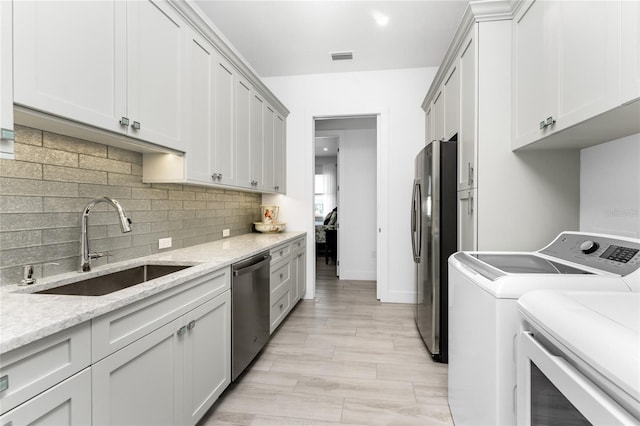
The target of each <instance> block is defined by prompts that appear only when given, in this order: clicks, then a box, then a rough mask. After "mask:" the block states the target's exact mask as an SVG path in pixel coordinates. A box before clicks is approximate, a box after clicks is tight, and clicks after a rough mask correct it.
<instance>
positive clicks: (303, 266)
mask: <svg viewBox="0 0 640 426" xmlns="http://www.w3.org/2000/svg"><path fill="white" fill-rule="evenodd" d="M306 292H307V251H306V250H305V251H303V252H301V253H300V254H298V298H299V299H302V298H303V297H304V295H305V293H306Z"/></svg>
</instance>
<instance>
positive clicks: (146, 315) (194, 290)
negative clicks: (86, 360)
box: [91, 268, 230, 362]
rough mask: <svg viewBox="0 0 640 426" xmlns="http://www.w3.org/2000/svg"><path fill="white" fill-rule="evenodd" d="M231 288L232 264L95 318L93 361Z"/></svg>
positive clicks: (93, 322) (93, 321)
mask: <svg viewBox="0 0 640 426" xmlns="http://www.w3.org/2000/svg"><path fill="white" fill-rule="evenodd" d="M229 288H230V272H229V268H224V269H220V270H218V271H214V272H211V273H209V274H206V275H203V276H201V277H199V278H196V279H194V280H192V281H189V282H187V283H185V284H184V285H181V286H178V287H175V288H173V289H171V290H167V291H165V292H163V293H160V294H157V295H155V296H152V297H149V298H147V299H145V300H143V301H141V302H139V303H134V304H132V305H129V306H126V307H124V308H122V309H118V310H117V311H114V312H110V313H108V314H106V315H103V316H101V317H99V318H96V319H94V320H92V323H91V330H92V333H93V339H92V353H91V355H92V360H93V362H96V361H99V360H100V359H102V358H104V357H105V356H107V355H109V354H111V353H113V352H115V351H117V350H119V349H121V348H123V347H124V346H126V345H128V344H130V343H132V342H134V341H136V340H138V339H139V338H141V337H143V336H145V335H146V334H148V333H150V332H152V331H153V330H155V329H157V328H159V327H161V326H162V325H164V324H167V323H168V322H170V321H172V320H174V319H176V318H178V317H179V316H180V315H183V314H185V313H186V312H188V311H190V310H191V309H193V308H195V307H196V306H198V305H200V304H202V303H204V302H206V301H207V300H209V299H211V298H213V297H215V296H217V295H219V294H221V293H222V292H223V291H225V290H228V289H229Z"/></svg>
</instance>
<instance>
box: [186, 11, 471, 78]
mask: <svg viewBox="0 0 640 426" xmlns="http://www.w3.org/2000/svg"><path fill="white" fill-rule="evenodd" d="M194 3H196V4H197V5H198V6H199V7H200V8H201V9H202V11H203V12H204V13H205V14H206V15H207V16H208V17H209V19H210V20H211V21H212V22H213V23H214V25H216V26H217V27H218V28H219V29H220V31H221V32H222V34H223V35H224V37H226V38H227V39H228V40H229V41H230V42H231V43H232V44H233V46H234V47H235V48H236V49H237V50H238V51H239V52H240V54H241V55H242V56H243V57H244V58H245V59H246V60H247V61H248V62H249V63H250V64H251V66H252V67H253V68H254V69H255V70H256V72H257V73H258V75H259V76H260V77H270V76H283V75H299V74H319V73H333V72H349V71H371V70H385V69H399V68H414V67H434V66H439V65H440V63H441V62H442V59H443V57H444V54H445V52H446V50H447V47H448V45H449V42H450V40H451V38H452V37H453V34H454V32H455V29H456V27H457V25H458V23H459V22H460V19H461V18H462V14H463V12H464V9H465V7H466V5H467V3H468V1H464V0H413V1H400V0H396V1H366V0H359V1H338V0H324V1H318V0H289V1H268V0H267V1H264V0H263V1H248V0H195V1H194ZM374 14H384V15H386V16H388V18H389V22H388V24H387V25H386V26H384V27H381V26H379V25H378V24H377V23H376V21H375V19H374ZM342 51H353V52H354V53H353V56H354V59H353V61H339V62H332V61H331V58H330V55H329V53H330V52H342Z"/></svg>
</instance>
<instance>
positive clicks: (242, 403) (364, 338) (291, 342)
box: [200, 258, 453, 426]
mask: <svg viewBox="0 0 640 426" xmlns="http://www.w3.org/2000/svg"><path fill="white" fill-rule="evenodd" d="M317 268H318V279H317V281H316V300H315V301H312V300H302V301H300V303H299V304H298V306H297V307H296V308H295V309H294V310H293V312H292V313H291V314H290V315H289V317H288V318H287V319H286V320H285V322H283V323H282V325H281V326H280V327H279V329H278V330H277V331H276V333H275V334H274V335H273V336H272V338H271V340H270V341H269V343H268V345H267V346H266V347H265V348H264V350H263V352H262V354H260V355H259V359H257V360H256V361H255V362H254V364H253V365H252V366H250V367H249V369H248V371H247V372H246V373H245V374H244V376H243V377H241V379H240V380H239V381H238V382H236V383H234V384H232V385H231V386H230V387H229V388H228V389H227V390H226V391H225V393H224V394H223V396H222V398H221V399H220V400H219V401H218V402H217V403H216V405H214V407H213V408H212V410H211V411H210V412H209V413H208V414H207V415H206V416H205V418H203V419H202V421H201V423H200V425H201V426H204V425H207V426H211V425H331V424H352V425H356V424H357V425H393V424H395V425H452V424H453V423H452V421H451V417H450V413H449V407H448V406H447V399H446V396H447V367H446V365H442V364H437V363H433V362H432V361H431V359H430V358H429V354H428V352H427V350H426V349H425V347H424V345H423V343H422V341H421V340H420V338H419V337H418V334H417V331H416V328H415V324H414V322H413V308H412V307H411V306H409V305H396V304H382V303H380V302H378V301H377V300H376V298H375V294H376V289H375V282H373V281H339V280H337V279H336V278H335V277H333V275H334V273H335V269H334V268H333V265H325V261H324V258H320V259H319V260H318V262H317ZM332 270H333V271H334V272H333V273H332V272H331V271H332Z"/></svg>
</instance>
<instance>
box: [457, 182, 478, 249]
mask: <svg viewBox="0 0 640 426" xmlns="http://www.w3.org/2000/svg"><path fill="white" fill-rule="evenodd" d="M475 194H476V191H475V189H472V190H467V191H460V192H458V250H467V251H469V250H477V244H478V238H477V235H478V231H477V219H476V218H477V214H476V196H475Z"/></svg>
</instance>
